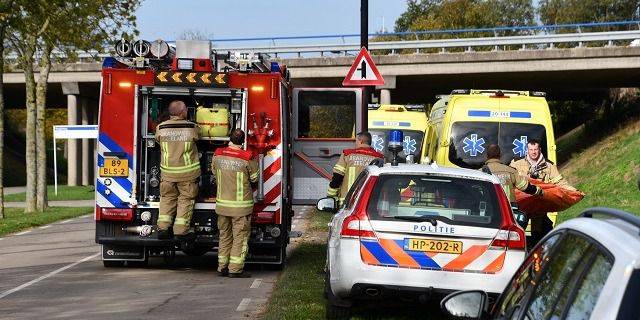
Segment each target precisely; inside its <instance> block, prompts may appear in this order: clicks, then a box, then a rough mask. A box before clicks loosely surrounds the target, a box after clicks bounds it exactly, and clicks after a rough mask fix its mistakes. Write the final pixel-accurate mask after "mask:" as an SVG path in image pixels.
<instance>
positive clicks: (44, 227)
mask: <svg viewBox="0 0 640 320" xmlns="http://www.w3.org/2000/svg"><path fill="white" fill-rule="evenodd" d="M49 227H51V226H42V227H40V228H39V229H46V228H49Z"/></svg>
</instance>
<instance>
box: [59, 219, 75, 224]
mask: <svg viewBox="0 0 640 320" xmlns="http://www.w3.org/2000/svg"><path fill="white" fill-rule="evenodd" d="M71 221H73V219H69V220H65V221H62V222H60V223H67V222H71Z"/></svg>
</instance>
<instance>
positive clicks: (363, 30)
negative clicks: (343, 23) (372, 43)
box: [360, 0, 373, 131]
mask: <svg viewBox="0 0 640 320" xmlns="http://www.w3.org/2000/svg"><path fill="white" fill-rule="evenodd" d="M360 47H361V48H365V49H367V51H368V50H369V0H360ZM372 91H373V90H371V87H370V86H364V87H363V89H362V109H361V111H360V113H361V115H362V118H361V119H362V131H367V130H369V116H368V112H369V99H370V98H371V92H372Z"/></svg>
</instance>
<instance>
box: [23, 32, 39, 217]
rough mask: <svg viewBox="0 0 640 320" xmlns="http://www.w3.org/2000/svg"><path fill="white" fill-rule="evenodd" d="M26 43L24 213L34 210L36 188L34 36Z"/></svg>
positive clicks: (35, 205) (24, 59) (24, 64)
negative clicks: (25, 182) (25, 185)
mask: <svg viewBox="0 0 640 320" xmlns="http://www.w3.org/2000/svg"><path fill="white" fill-rule="evenodd" d="M27 37H28V39H27V41H28V43H27V45H26V46H25V50H24V54H23V57H22V64H23V66H22V67H23V69H24V78H25V79H24V80H25V89H26V108H27V126H26V131H27V132H26V148H25V149H26V150H25V159H26V161H25V162H26V170H27V190H26V206H25V210H24V212H25V213H31V212H36V210H37V203H36V188H37V179H36V178H37V168H36V94H35V93H36V83H35V78H34V75H33V56H34V53H35V52H34V51H35V50H34V49H35V46H36V38H35V37H34V36H27Z"/></svg>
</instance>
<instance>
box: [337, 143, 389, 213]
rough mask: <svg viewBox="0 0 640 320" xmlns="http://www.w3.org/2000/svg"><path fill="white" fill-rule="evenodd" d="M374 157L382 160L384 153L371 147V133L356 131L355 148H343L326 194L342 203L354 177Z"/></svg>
mask: <svg viewBox="0 0 640 320" xmlns="http://www.w3.org/2000/svg"><path fill="white" fill-rule="evenodd" d="M375 159H380V161H384V155H383V154H382V153H380V152H377V151H375V150H374V149H373V148H372V147H371V133H369V132H366V131H365V132H360V133H358V134H357V135H356V148H355V149H345V150H343V151H342V155H340V159H339V160H338V163H336V165H335V166H334V167H333V177H332V178H331V182H329V189H328V190H327V196H329V197H333V198H335V199H337V200H338V201H339V202H340V203H342V202H343V201H344V198H345V196H346V195H347V192H348V191H349V188H351V185H352V184H353V182H354V181H355V180H356V177H357V176H358V175H359V174H360V172H362V170H363V169H364V168H365V167H366V166H368V165H369V164H370V163H371V161H373V160H375ZM345 177H346V179H345Z"/></svg>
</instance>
